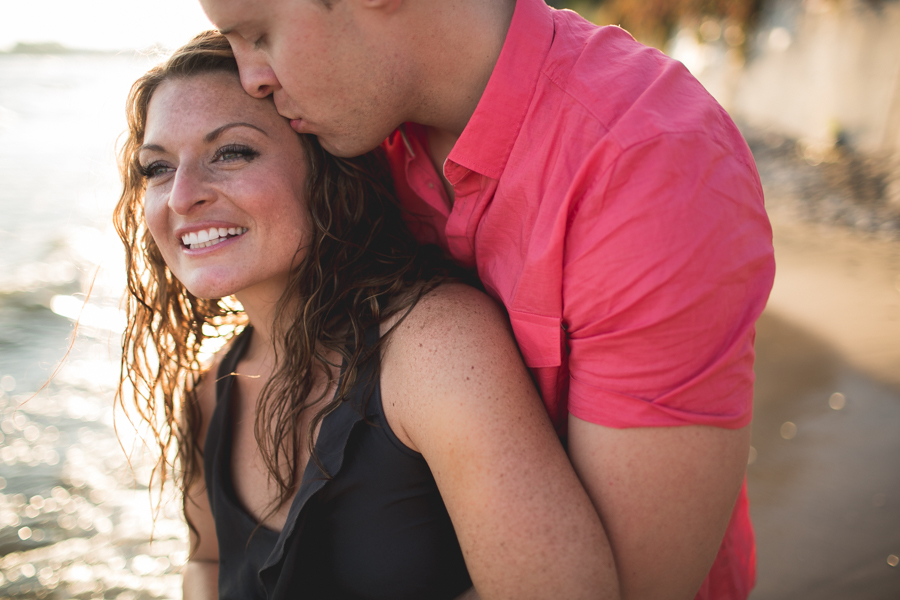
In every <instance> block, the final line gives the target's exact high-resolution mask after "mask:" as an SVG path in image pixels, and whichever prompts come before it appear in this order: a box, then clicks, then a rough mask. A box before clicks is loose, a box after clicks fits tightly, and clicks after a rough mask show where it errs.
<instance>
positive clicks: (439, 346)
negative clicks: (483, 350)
mask: <svg viewBox="0 0 900 600" xmlns="http://www.w3.org/2000/svg"><path fill="white" fill-rule="evenodd" d="M382 330H383V332H384V331H387V330H390V331H391V336H390V338H389V341H388V346H389V348H390V350H389V351H388V352H394V353H395V354H401V355H407V354H408V353H412V355H414V356H416V357H419V358H420V359H421V360H420V361H414V363H418V362H423V361H424V362H426V363H427V362H429V361H428V358H429V357H433V358H435V359H442V358H447V357H448V355H450V354H453V353H454V352H455V351H457V350H465V349H466V348H472V347H473V346H476V345H482V344H484V343H489V342H490V341H491V338H493V337H497V336H499V337H500V338H501V339H503V340H508V339H511V336H512V330H511V328H510V326H509V319H508V317H507V315H506V312H505V311H504V310H503V308H502V307H501V306H500V305H499V304H497V302H495V301H494V300H493V299H492V298H490V297H489V296H488V295H487V294H485V293H484V292H481V291H479V290H477V289H475V288H473V287H471V286H468V285H465V284H462V283H444V284H441V285H439V286H438V287H436V288H434V289H433V290H430V291H429V292H428V293H426V294H424V295H423V296H422V298H420V299H419V301H418V302H417V303H416V304H415V305H414V306H413V307H412V308H411V309H410V310H409V311H408V313H406V314H401V315H398V316H396V317H394V318H393V319H391V320H390V321H389V322H388V323H386V324H385V326H384V327H383V328H382ZM388 358H389V357H388ZM410 366H414V364H412V365H410Z"/></svg>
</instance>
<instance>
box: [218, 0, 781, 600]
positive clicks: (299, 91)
mask: <svg viewBox="0 0 900 600" xmlns="http://www.w3.org/2000/svg"><path fill="white" fill-rule="evenodd" d="M201 2H202V4H203V6H204V8H205V10H206V12H207V15H208V16H209V17H210V19H211V20H212V21H213V23H215V24H216V26H218V27H219V28H220V29H221V30H222V31H223V33H225V34H226V35H227V37H228V39H229V41H230V42H231V44H232V47H233V49H234V51H235V53H236V55H237V59H238V63H239V66H240V71H241V80H242V83H243V85H244V88H245V89H246V90H247V91H248V92H249V93H250V94H252V95H254V96H266V95H269V94H271V95H272V96H273V97H274V100H275V104H276V106H277V107H278V110H279V112H280V113H281V114H282V115H284V116H286V117H288V118H289V119H291V125H292V127H293V128H294V129H295V130H296V131H298V132H301V133H311V134H315V135H317V136H318V138H319V140H320V142H321V143H322V145H323V146H324V147H325V148H326V149H327V150H329V151H330V152H332V153H334V154H337V155H342V156H353V155H357V154H360V153H363V152H366V151H369V150H372V149H373V148H375V147H377V146H378V145H379V144H382V143H383V145H384V148H385V150H386V152H387V155H388V158H389V161H390V163H391V168H392V172H393V175H394V178H395V181H396V185H397V191H398V194H399V196H400V197H401V200H402V202H403V203H404V205H405V207H406V208H407V209H408V211H409V212H410V214H411V217H410V225H411V227H412V228H413V230H414V232H415V233H416V235H417V236H418V238H419V239H420V240H421V241H423V242H431V243H437V244H440V245H441V246H443V247H444V248H445V249H446V250H447V251H448V252H449V253H450V254H451V255H452V256H453V258H454V259H455V260H457V261H458V262H460V263H461V264H464V265H467V266H469V267H472V268H476V269H477V270H478V274H479V276H480V277H481V279H482V281H483V282H484V285H485V287H486V289H487V290H488V292H489V293H491V295H493V296H494V297H495V298H496V299H498V300H499V301H501V302H503V304H504V305H505V306H506V308H507V310H508V312H509V315H510V320H511V323H512V326H513V330H514V332H515V335H516V338H517V341H518V343H519V346H520V348H521V351H522V354H523V356H524V358H525V361H526V363H527V364H528V366H529V367H530V368H531V371H532V374H533V375H534V378H535V381H536V382H537V384H538V386H539V388H540V391H541V393H542V396H543V398H544V402H545V404H546V406H547V409H548V412H549V414H550V417H551V419H552V420H553V421H554V423H555V424H556V426H557V429H558V431H559V432H560V433H561V434H566V435H567V438H568V452H569V456H570V459H571V461H572V464H573V466H574V467H575V470H576V472H577V473H578V475H579V477H580V478H581V481H582V482H583V484H584V486H585V489H586V490H587V491H588V493H589V495H590V496H591V499H592V501H593V503H594V506H595V507H596V509H597V511H598V514H599V516H600V517H601V520H602V522H603V525H604V527H605V530H606V534H607V536H608V541H609V544H610V547H611V549H612V553H613V556H614V559H615V567H616V574H617V578H618V586H619V589H620V592H621V596H622V597H624V598H642V599H643V598H666V599H673V598H685V599H690V598H694V597H696V598H703V599H713V598H715V599H729V600H730V599H737V598H746V597H747V595H748V593H749V590H750V589H751V587H752V585H753V581H754V578H755V557H754V544H753V532H752V528H751V526H750V522H749V515H748V512H747V502H746V491H745V489H744V487H743V485H742V484H743V481H744V472H745V467H746V460H747V453H748V446H749V436H750V430H749V424H750V419H751V403H752V382H753V372H752V364H753V336H754V328H753V327H754V323H755V320H756V318H757V317H758V316H759V314H760V312H761V311H762V309H763V307H764V305H765V301H766V299H767V297H768V293H769V290H770V288H771V284H772V280H773V276H774V263H773V260H772V248H771V230H770V228H769V225H768V221H767V219H766V216H765V211H764V207H763V202H762V191H761V187H760V184H759V180H758V176H757V174H756V170H755V167H754V165H753V161H752V157H751V156H750V154H749V151H748V149H747V147H746V144H745V143H744V142H743V140H742V138H741V137H740V134H739V133H738V132H737V130H736V128H735V127H734V125H733V123H732V122H731V120H730V119H729V118H728V117H727V115H726V114H725V113H724V111H723V110H722V109H721V108H720V107H719V106H718V105H717V104H716V103H715V102H714V101H713V100H712V99H711V98H710V97H709V95H708V94H706V92H705V91H704V90H703V89H702V87H701V86H700V85H699V84H698V83H697V82H696V81H695V80H694V79H693V78H692V77H691V76H690V75H689V74H688V73H687V71H686V70H685V69H684V68H683V67H682V66H681V65H680V63H676V62H674V61H672V60H670V59H668V58H666V57H665V56H663V55H662V54H660V53H659V52H657V51H655V50H652V49H649V48H645V47H643V46H641V45H639V44H637V43H636V42H634V40H632V39H631V38H630V36H628V34H626V33H625V32H624V31H622V30H621V29H619V28H615V27H607V28H597V27H595V26H593V25H591V24H589V23H587V22H585V21H584V20H582V19H581V18H580V17H578V16H577V15H575V14H574V13H571V12H568V11H555V10H552V9H550V8H549V7H547V6H546V5H545V4H544V2H543V0H518V1H516V0H455V1H452V2H451V1H446V0H443V1H436V0H264V1H262V0H256V1H251V0H201ZM385 140H386V141H385ZM560 510H565V499H564V498H561V499H560ZM613 587H614V586H613Z"/></svg>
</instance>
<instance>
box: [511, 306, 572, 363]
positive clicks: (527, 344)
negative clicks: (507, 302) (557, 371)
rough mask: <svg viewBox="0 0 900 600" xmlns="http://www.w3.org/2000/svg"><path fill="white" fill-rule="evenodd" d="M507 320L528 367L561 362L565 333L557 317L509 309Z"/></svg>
mask: <svg viewBox="0 0 900 600" xmlns="http://www.w3.org/2000/svg"><path fill="white" fill-rule="evenodd" d="M509 320H510V323H511V324H512V328H513V333H514V334H515V336H516V342H517V343H518V344H519V350H520V351H521V352H522V358H524V359H525V364H526V365H527V366H528V367H530V368H532V369H536V368H542V367H558V366H560V365H561V364H562V357H563V348H564V347H565V335H564V332H563V328H562V320H561V319H560V318H559V317H547V316H544V315H535V314H531V313H526V312H520V311H516V310H511V311H509Z"/></svg>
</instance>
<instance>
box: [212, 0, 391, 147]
mask: <svg viewBox="0 0 900 600" xmlns="http://www.w3.org/2000/svg"><path fill="white" fill-rule="evenodd" d="M200 1H201V4H202V5H203V9H204V10H205V11H206V14H207V16H208V17H209V19H210V20H211V21H212V22H213V23H215V25H216V27H218V28H219V30H220V31H222V32H223V33H224V34H225V35H226V37H227V38H228V41H229V42H230V43H231V47H232V48H233V49H234V53H235V55H236V57H237V62H238V66H239V68H240V73H241V84H242V85H243V87H244V89H245V90H246V91H247V92H248V93H249V94H251V95H253V96H257V97H261V96H266V95H269V94H272V96H273V98H274V99H275V106H276V107H277V108H278V112H279V113H281V115H283V116H285V117H287V118H289V119H291V126H292V127H293V128H294V129H295V130H296V131H297V132H299V133H311V134H314V135H316V136H318V138H319V141H320V142H321V144H322V146H323V147H324V148H325V149H326V150H328V151H329V152H331V153H332V154H335V155H338V156H356V155H359V154H362V153H364V152H367V151H369V150H371V149H373V148H375V147H376V146H377V145H378V144H379V143H381V141H382V140H384V138H385V137H387V136H388V135H389V134H390V133H391V131H393V130H394V128H396V127H397V126H398V125H400V123H401V122H402V120H403V119H402V117H401V116H400V115H402V114H403V110H404V109H403V106H402V103H403V100H404V98H403V97H402V96H401V93H400V90H399V88H398V86H397V85H396V83H397V81H396V77H397V75H398V73H397V69H396V65H392V64H391V62H390V53H389V52H385V47H386V46H385V40H381V39H379V36H377V35H375V31H376V30H375V29H374V28H373V27H372V25H373V21H372V19H373V17H372V14H371V13H372V11H371V10H369V11H367V10H366V9H365V8H364V7H362V6H361V3H360V2H359V1H358V0H333V3H332V6H331V8H328V7H326V6H325V4H324V3H323V2H322V1H321V0H200Z"/></svg>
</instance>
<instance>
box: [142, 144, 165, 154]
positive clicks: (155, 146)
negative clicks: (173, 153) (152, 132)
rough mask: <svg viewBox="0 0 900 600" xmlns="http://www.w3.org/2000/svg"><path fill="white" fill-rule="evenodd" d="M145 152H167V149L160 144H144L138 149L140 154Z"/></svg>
mask: <svg viewBox="0 0 900 600" xmlns="http://www.w3.org/2000/svg"><path fill="white" fill-rule="evenodd" d="M144 150H149V151H151V152H165V151H166V149H165V148H163V147H162V146H160V145H158V144H144V145H142V146H141V147H140V148H138V149H137V151H138V153H141V152H143V151H144Z"/></svg>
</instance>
